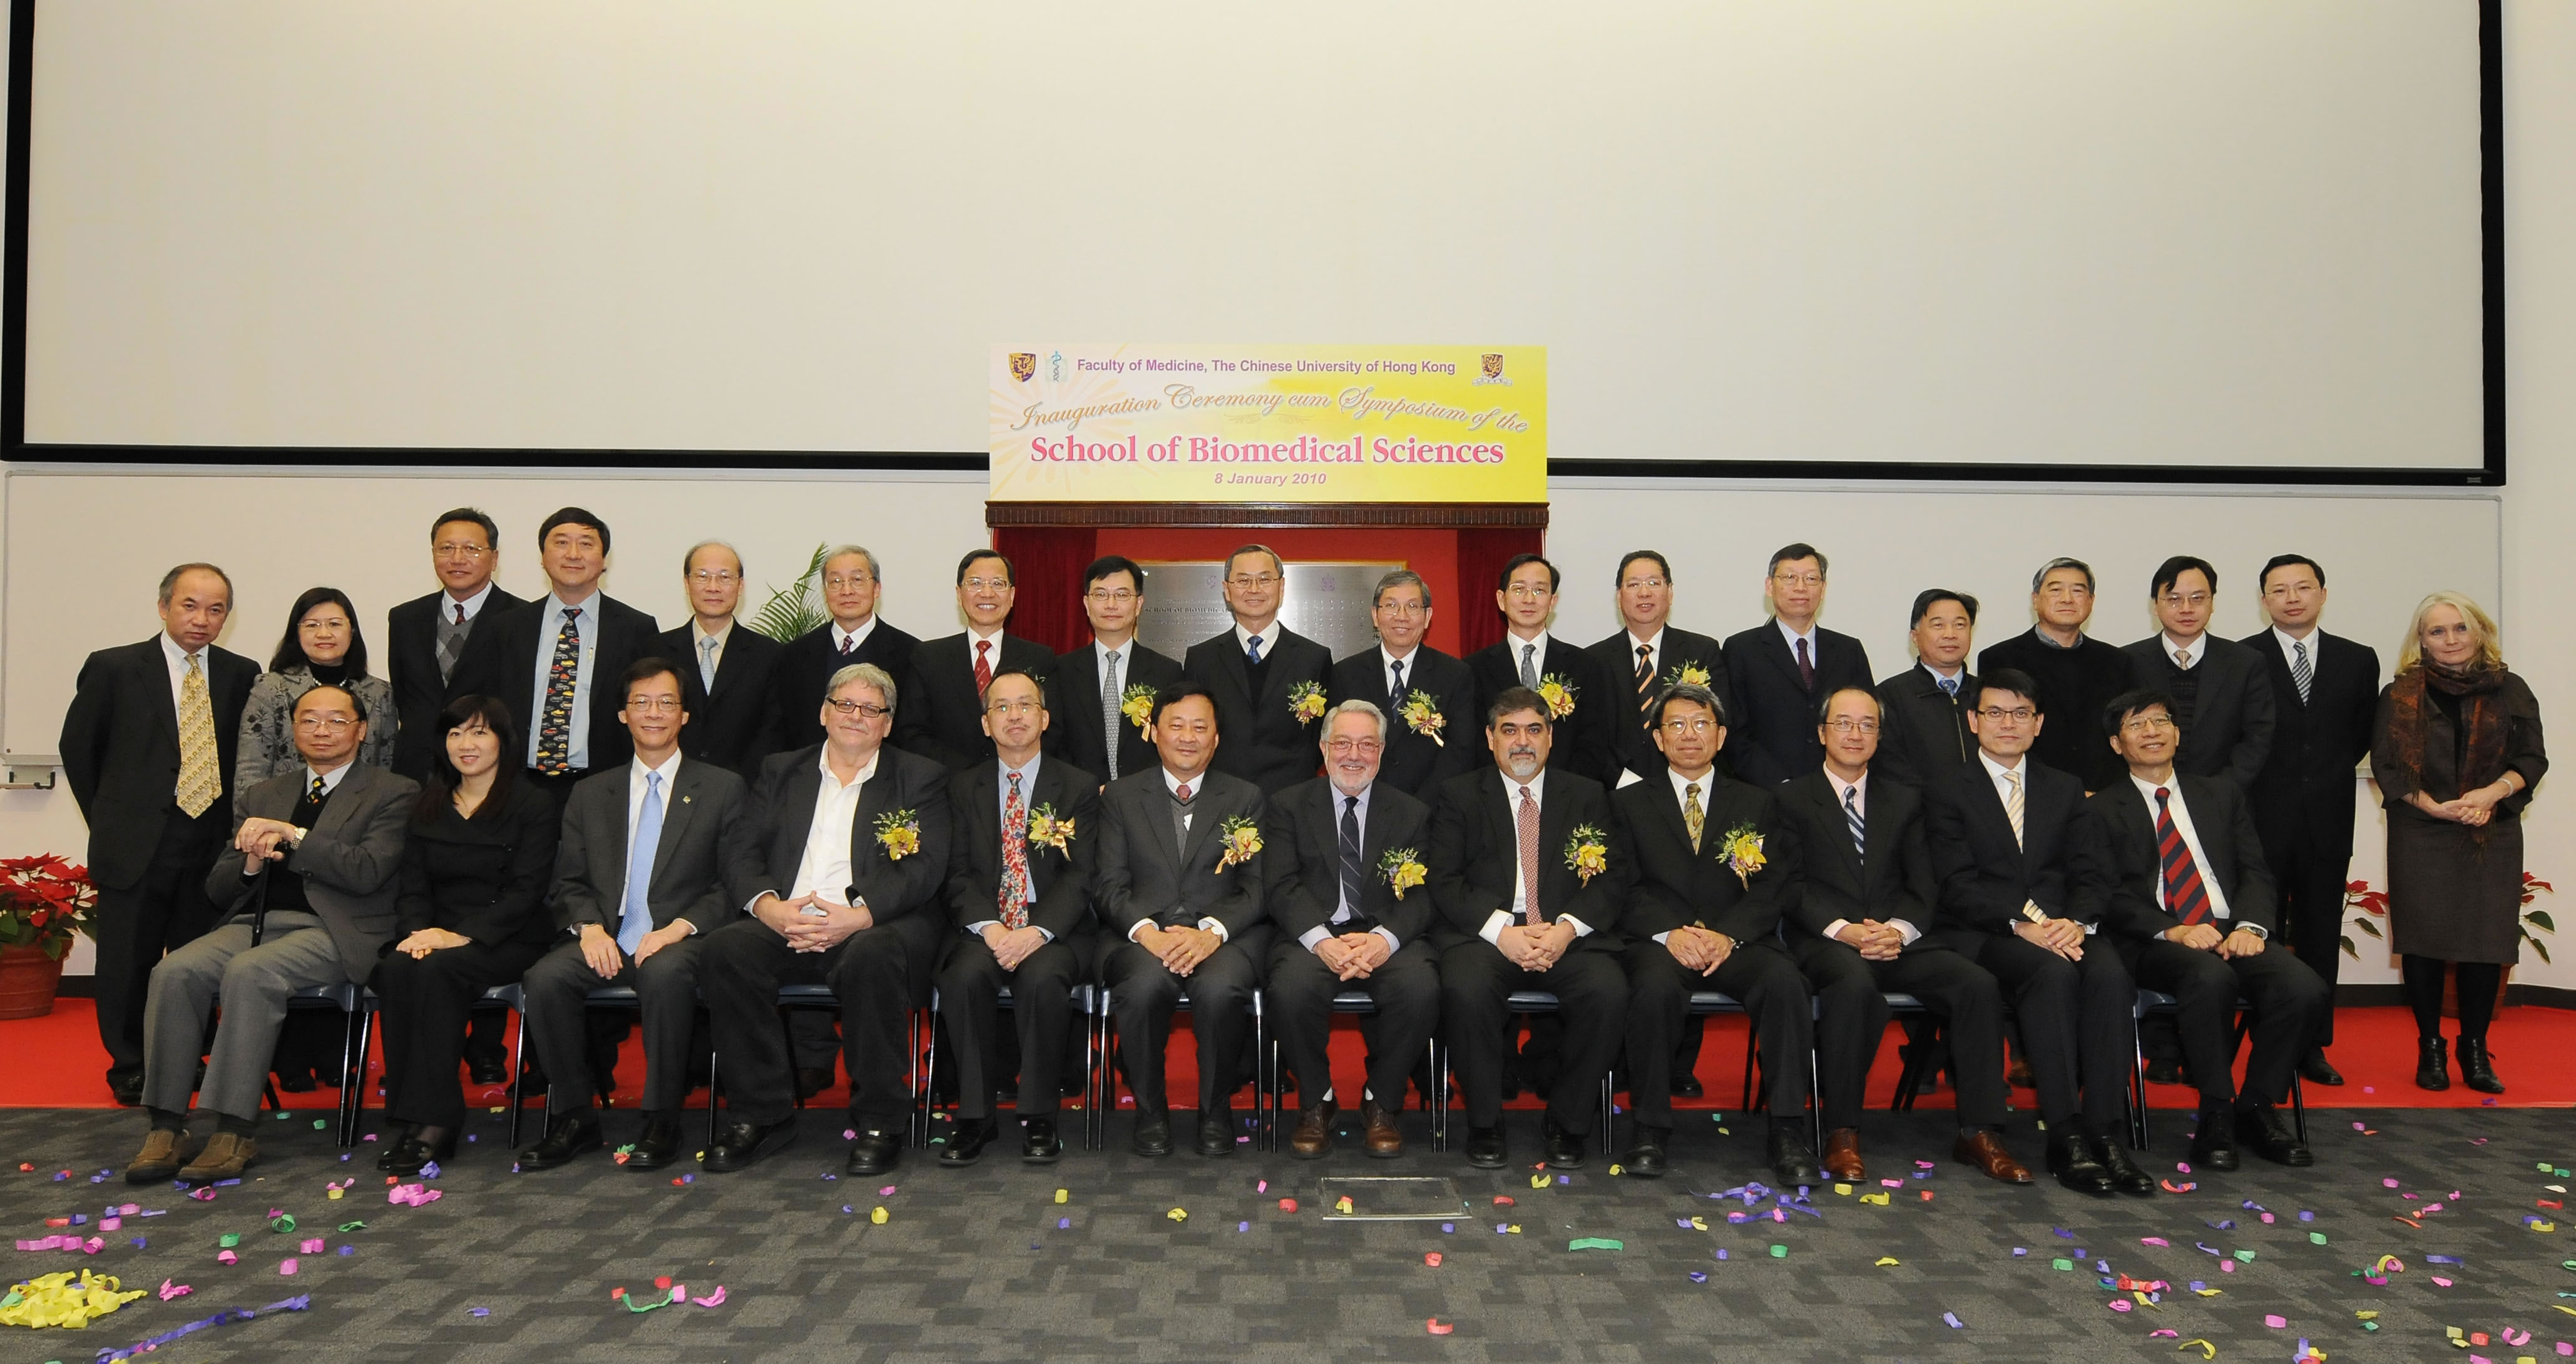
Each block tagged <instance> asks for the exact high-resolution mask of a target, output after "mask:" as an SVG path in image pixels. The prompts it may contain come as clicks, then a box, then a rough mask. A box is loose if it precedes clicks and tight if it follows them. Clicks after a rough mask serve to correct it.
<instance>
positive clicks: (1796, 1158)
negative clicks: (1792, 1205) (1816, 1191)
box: [1771, 1123, 1825, 1189]
mask: <svg viewBox="0 0 2576 1364" xmlns="http://www.w3.org/2000/svg"><path fill="white" fill-rule="evenodd" d="M1771 1173H1772V1174H1774V1175H1777V1176H1779V1178H1780V1182H1781V1183H1782V1184H1784V1185H1787V1186H1788V1187H1790V1188H1793V1189H1813V1188H1817V1187H1820V1186H1822V1185H1823V1184H1824V1182H1825V1171H1824V1167H1823V1166H1821V1165H1818V1164H1817V1163H1816V1153H1815V1152H1813V1151H1811V1150H1808V1149H1807V1138H1806V1136H1805V1134H1804V1133H1802V1132H1800V1131H1799V1130H1798V1126H1797V1125H1796V1124H1794V1123H1781V1124H1775V1125H1774V1126H1773V1127H1772V1129H1771Z"/></svg>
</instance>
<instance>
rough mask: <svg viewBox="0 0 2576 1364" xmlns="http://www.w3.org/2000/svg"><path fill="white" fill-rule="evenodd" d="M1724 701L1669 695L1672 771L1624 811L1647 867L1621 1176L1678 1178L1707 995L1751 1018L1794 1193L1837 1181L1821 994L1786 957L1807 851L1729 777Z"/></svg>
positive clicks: (1658, 739) (1774, 1150)
mask: <svg viewBox="0 0 2576 1364" xmlns="http://www.w3.org/2000/svg"><path fill="white" fill-rule="evenodd" d="M1723 705H1724V703H1723V702H1721V701H1719V700H1718V697H1717V693H1715V692H1713V691H1710V690H1709V689H1708V688H1706V687H1703V686H1700V685H1698V684H1696V683H1687V682H1686V683H1680V684H1677V685H1674V686H1671V687H1667V688H1665V689H1664V690H1663V692H1662V694H1661V695H1660V696H1659V697H1658V700H1657V705H1656V729H1655V744H1656V748H1657V752H1658V756H1660V757H1661V758H1662V759H1663V761H1664V764H1665V766H1664V768H1663V770H1662V771H1659V772H1657V773H1655V774H1654V775H1653V776H1651V777H1647V778H1645V779H1643V780H1641V781H1637V782H1633V783H1630V784H1629V785H1627V786H1623V787H1620V788H1619V789H1618V790H1617V791H1615V792H1613V793H1612V794H1611V797H1610V802H1611V804H1612V806H1613V807H1615V808H1616V809H1617V811H1618V814H1619V822H1620V824H1621V825H1622V826H1623V827H1624V828H1625V830H1626V833H1627V844H1628V846H1629V848H1631V849H1632V850H1634V853H1635V857H1636V861H1635V862H1634V864H1633V866H1634V870H1633V871H1632V872H1631V873H1630V874H1629V876H1628V878H1627V881H1628V904H1627V907H1626V909H1625V910H1623V911H1622V912H1621V914H1620V917H1619V923H1620V930H1621V931H1620V936H1622V937H1624V938H1626V939H1627V951H1626V955H1625V958H1624V961H1623V965H1625V967H1626V968H1627V973H1628V1047H1627V1050H1628V1067H1627V1073H1628V1092H1629V1096H1630V1099H1631V1101H1632V1102H1633V1103H1634V1105H1635V1108H1636V1131H1635V1133H1634V1135H1633V1136H1632V1138H1631V1140H1630V1142H1629V1145H1628V1149H1627V1152H1626V1153H1625V1154H1623V1155H1621V1156H1620V1157H1619V1164H1620V1165H1621V1167H1623V1168H1624V1169H1626V1170H1627V1172H1628V1173H1629V1174H1632V1175H1636V1176H1639V1177H1641V1178H1646V1179H1654V1178H1658V1177H1660V1176H1661V1175H1663V1174H1664V1172H1665V1171H1666V1170H1667V1169H1669V1168H1670V1166H1669V1165H1668V1164H1667V1160H1666V1148H1667V1147H1668V1146H1670V1145H1671V1143H1672V1133H1673V1091H1672V1072H1671V1065H1672V1054H1673V1041H1674V1038H1675V1037H1676V1035H1678V1034H1679V1033H1680V1032H1681V1030H1682V1028H1683V1027H1684V1026H1685V1025H1687V1024H1689V1023H1690V1022H1691V1018H1690V997H1691V995H1692V993H1693V992H1694V991H1700V990H1713V991H1716V992H1717V993H1720V994H1723V995H1726V996H1729V997H1730V998H1732V999H1734V1000H1735V1001H1737V1002H1738V1003H1740V1004H1742V1005H1743V1006H1744V1012H1745V1014H1746V1016H1747V1017H1748V1018H1749V1019H1750V1020H1751V1021H1752V1025H1753V1033H1754V1036H1755V1037H1756V1038H1757V1039H1758V1040H1759V1041H1760V1043H1761V1046H1762V1072H1763V1074H1764V1075H1765V1076H1767V1077H1769V1079H1770V1089H1771V1131H1770V1140H1769V1150H1768V1159H1769V1161H1770V1164H1771V1168H1772V1170H1773V1171H1774V1172H1775V1173H1777V1174H1778V1175H1779V1177H1780V1182H1781V1183H1783V1184H1786V1185H1789V1186H1792V1187H1813V1186H1815V1185H1817V1184H1821V1183H1823V1182H1824V1177H1823V1172H1822V1171H1820V1170H1818V1169H1817V1167H1816V1153H1815V1151H1814V1150H1813V1149H1812V1148H1810V1147H1809V1146H1808V1144H1807V1088H1808V1068H1807V1058H1808V1056H1809V1055H1810V1054H1811V1052H1812V1048H1813V1046H1814V1042H1815V1036H1814V1028H1813V1026H1812V1024H1811V1021H1810V1020H1811V1019H1812V1017H1813V1013H1812V1005H1811V1003H1810V1000H1809V997H1808V995H1807V982H1806V981H1805V980H1804V979H1802V978H1801V977H1800V976H1799V975H1798V968H1797V967H1796V966H1795V965H1792V964H1791V963H1790V961H1789V956H1788V954H1787V953H1786V952H1783V951H1781V950H1780V895H1781V889H1782V887H1784V886H1787V885H1790V884H1793V883H1794V882H1795V881H1796V880H1797V876H1798V841H1797V838H1796V836H1795V835H1794V834H1789V833H1786V832H1784V831H1783V830H1782V828H1781V825H1780V811H1779V806H1778V805H1777V803H1775V802H1774V801H1773V800H1772V798H1771V791H1770V790H1769V789H1768V788H1765V787H1756V786H1748V785H1746V784H1745V783H1743V782H1740V781H1736V780H1734V779H1733V778H1730V777H1726V776H1721V775H1720V774H1719V773H1718V771H1717V752H1718V749H1720V748H1721V747H1723V746H1724V745H1725V743H1726V716H1725V713H1724V711H1723V709H1722V707H1723Z"/></svg>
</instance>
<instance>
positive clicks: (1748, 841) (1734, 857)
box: [1717, 824, 1765, 889]
mask: <svg viewBox="0 0 2576 1364" xmlns="http://www.w3.org/2000/svg"><path fill="white" fill-rule="evenodd" d="M1717 850H1718V852H1719V853H1720V854H1721V855H1723V856H1724V857H1725V858H1726V866H1727V869H1728V870H1729V871H1732V872H1734V873H1735V879H1736V880H1737V881H1738V882H1739V883H1741V884H1742V885H1744V886H1745V888H1747V889H1751V888H1752V885H1753V873H1755V872H1757V871H1760V870H1762V868H1763V866H1764V864H1765V859H1764V858H1763V856H1762V835H1761V834H1759V833H1757V832H1755V831H1754V828H1753V826H1752V825H1750V824H1738V825H1736V826H1735V827H1734V828H1732V829H1729V830H1727V831H1726V837H1725V838H1723V839H1721V840H1719V842H1718V845H1717Z"/></svg>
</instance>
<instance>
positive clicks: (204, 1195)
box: [188, 1189, 215, 1203]
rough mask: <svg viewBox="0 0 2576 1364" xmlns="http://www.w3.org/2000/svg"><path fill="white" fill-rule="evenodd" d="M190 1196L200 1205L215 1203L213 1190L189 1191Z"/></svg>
mask: <svg viewBox="0 0 2576 1364" xmlns="http://www.w3.org/2000/svg"><path fill="white" fill-rule="evenodd" d="M188 1196H189V1197H190V1198H193V1199H195V1200H197V1201H198V1202H200V1203H212V1202H214V1201H215V1191H214V1190H212V1189H190V1190H189V1191H188Z"/></svg>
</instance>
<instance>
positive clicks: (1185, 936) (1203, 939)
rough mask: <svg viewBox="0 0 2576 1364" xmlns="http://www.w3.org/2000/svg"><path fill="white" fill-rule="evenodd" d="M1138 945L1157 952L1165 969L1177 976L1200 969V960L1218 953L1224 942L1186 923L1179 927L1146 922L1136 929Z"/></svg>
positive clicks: (1157, 957)
mask: <svg viewBox="0 0 2576 1364" xmlns="http://www.w3.org/2000/svg"><path fill="white" fill-rule="evenodd" d="M1136 945H1137V946H1138V947H1141V948H1144V949H1145V950H1146V951H1148V952H1151V953H1153V954H1154V957H1155V959H1156V960H1158V961H1160V962H1162V963H1163V969H1164V970H1167V971H1169V972H1171V973H1172V974H1173V975H1176V976H1187V975H1188V974H1189V973H1191V972H1192V971H1195V970H1197V969H1199V963H1200V962H1203V961H1206V960H1207V959H1208V958H1210V957H1212V956H1215V955H1216V950H1217V949H1218V948H1220V947H1223V946H1224V945H1225V943H1224V942H1223V941H1222V940H1220V939H1219V938H1218V937H1217V935H1215V934H1214V933H1210V932H1209V931H1207V930H1206V929H1204V928H1198V927H1194V926H1191V925H1187V924H1184V925H1182V926H1181V927H1179V928H1162V927H1159V926H1157V925H1154V924H1150V923H1149V924H1147V925H1145V926H1144V927H1143V928H1140V929H1137V930H1136Z"/></svg>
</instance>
